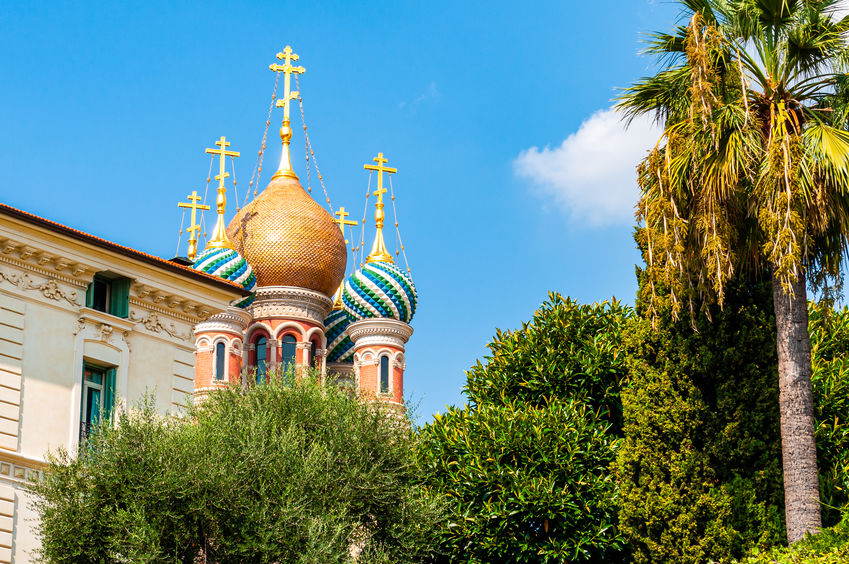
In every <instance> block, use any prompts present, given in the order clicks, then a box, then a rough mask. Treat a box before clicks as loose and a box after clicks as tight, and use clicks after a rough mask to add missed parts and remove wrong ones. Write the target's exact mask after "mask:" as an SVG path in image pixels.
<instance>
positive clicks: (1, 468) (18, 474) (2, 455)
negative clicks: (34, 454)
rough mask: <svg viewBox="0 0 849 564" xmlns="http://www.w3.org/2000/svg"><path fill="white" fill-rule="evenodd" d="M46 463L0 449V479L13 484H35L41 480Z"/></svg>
mask: <svg viewBox="0 0 849 564" xmlns="http://www.w3.org/2000/svg"><path fill="white" fill-rule="evenodd" d="M46 467H47V463H46V462H44V461H43V460H39V459H36V458H30V457H29V456H25V455H23V454H20V453H17V452H12V451H8V450H4V449H0V479H5V480H10V481H13V482H21V483H27V482H35V481H36V480H39V479H41V477H42V472H43V470H44V469H45V468H46Z"/></svg>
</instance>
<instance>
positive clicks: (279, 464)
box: [33, 379, 440, 563]
mask: <svg viewBox="0 0 849 564" xmlns="http://www.w3.org/2000/svg"><path fill="white" fill-rule="evenodd" d="M414 443H415V436H414V435H413V434H412V432H411V431H410V430H409V429H408V427H407V426H404V425H398V424H397V423H390V422H389V421H387V415H386V414H385V413H383V412H382V410H381V409H379V408H378V407H377V406H374V405H370V404H365V403H362V402H360V401H358V400H354V399H351V398H350V397H349V396H348V395H347V394H346V393H344V392H340V391H337V390H334V389H332V388H330V387H323V386H320V385H318V384H316V383H315V382H313V381H312V380H310V379H307V380H305V381H301V382H298V383H295V384H293V385H291V386H288V385H284V384H283V383H281V382H280V381H278V380H273V381H272V382H271V383H269V384H267V385H260V386H256V387H255V388H253V389H251V390H249V391H242V390H235V389H233V390H223V391H217V392H214V393H212V394H210V396H209V398H208V399H207V400H206V402H205V403H204V404H203V405H202V406H201V407H199V408H197V409H194V410H192V412H191V413H190V415H189V417H186V418H182V419H180V418H174V417H160V416H157V415H155V414H154V413H153V410H152V408H151V406H150V405H149V404H148V405H143V406H141V407H140V409H139V411H136V412H133V413H132V414H126V413H124V414H121V415H120V416H119V424H118V426H117V428H115V429H112V428H106V427H104V428H101V429H99V430H98V432H97V433H96V434H95V435H94V436H93V438H92V439H91V441H90V442H89V443H88V445H87V446H86V449H85V451H84V452H82V453H81V454H80V455H79V456H77V457H72V456H70V455H69V454H68V453H67V452H61V451H60V452H58V453H56V454H55V455H52V456H51V462H50V466H49V469H48V472H47V473H46V476H47V477H46V478H45V479H44V480H43V481H42V482H40V483H38V484H36V485H35V486H34V488H33V490H34V492H35V494H36V503H35V507H36V509H37V511H38V513H39V516H40V518H41V521H40V523H39V527H40V533H41V540H42V551H43V556H44V558H45V559H46V560H47V561H49V562H74V563H86V562H92V563H93V562H186V563H188V562H194V561H195V559H196V558H201V559H202V561H204V562H215V563H231V562H232V563H236V562H257V563H259V562H303V563H306V562H341V561H349V560H350V559H351V558H350V554H351V552H350V551H351V550H352V548H353V549H355V551H356V550H361V551H362V553H361V558H360V559H359V560H358V562H377V561H381V562H383V561H386V562H390V561H391V562H409V561H414V560H416V559H417V558H418V557H419V556H420V555H419V554H418V552H417V551H418V549H419V548H420V547H422V546H425V545H426V542H425V541H424V540H422V539H424V538H425V537H426V535H428V534H429V533H430V531H431V530H432V528H433V526H434V523H435V522H436V521H438V520H439V519H440V513H439V511H438V508H437V507H436V506H435V505H434V503H432V502H429V501H427V500H426V499H424V497H423V495H422V492H421V491H420V490H419V489H418V488H417V487H416V486H415V485H414V477H415V475H416V473H417V471H416V469H415V467H414V466H413V458H412V451H413V447H414Z"/></svg>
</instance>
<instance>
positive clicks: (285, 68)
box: [268, 45, 307, 121]
mask: <svg viewBox="0 0 849 564" xmlns="http://www.w3.org/2000/svg"><path fill="white" fill-rule="evenodd" d="M277 58H278V59H279V60H283V59H285V62H284V63H283V64H282V65H278V64H277V63H272V64H270V65H268V68H269V69H271V70H272V71H274V72H282V73H283V75H284V77H283V95H282V96H280V97H279V98H278V99H277V104H276V105H277V107H278V108H283V121H289V102H291V101H292V100H296V99H297V98H298V91H297V90H296V91H295V92H290V88H291V82H290V80H291V75H292V74H303V73H304V72H305V71H306V70H307V69H305V68H304V67H293V66H292V63H293V62H295V61H297V60H298V55H297V54H295V53H294V52H293V51H292V48H291V47H290V46H288V45H286V48H285V49H283V52H282V53H277Z"/></svg>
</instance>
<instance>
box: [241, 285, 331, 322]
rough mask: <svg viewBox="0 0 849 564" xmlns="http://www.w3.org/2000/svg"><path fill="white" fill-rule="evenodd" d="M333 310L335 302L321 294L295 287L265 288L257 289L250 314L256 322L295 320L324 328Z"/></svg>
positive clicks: (249, 308) (250, 306) (249, 310)
mask: <svg viewBox="0 0 849 564" xmlns="http://www.w3.org/2000/svg"><path fill="white" fill-rule="evenodd" d="M332 308H333V300H331V299H330V298H328V297H327V296H325V295H324V294H321V293H319V292H314V291H312V290H307V289H306V288H297V287H295V286H263V287H260V288H257V290H256V298H255V299H254V301H253V303H252V304H251V305H249V306H248V312H249V313H250V314H251V316H252V317H253V318H254V319H255V320H261V319H293V320H300V321H307V322H310V323H314V324H316V325H319V326H321V327H324V320H325V318H326V317H327V315H328V314H329V313H330V310H331V309H332Z"/></svg>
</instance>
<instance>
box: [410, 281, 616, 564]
mask: <svg viewBox="0 0 849 564" xmlns="http://www.w3.org/2000/svg"><path fill="white" fill-rule="evenodd" d="M629 315H630V310H629V309H628V308H625V307H623V306H621V305H620V304H619V303H617V302H613V303H604V304H601V305H591V306H586V305H583V306H582V305H579V304H577V303H575V302H573V301H572V300H570V299H568V298H565V299H564V298H563V297H561V296H560V295H558V294H551V295H550V296H549V300H548V301H547V302H546V303H545V304H543V305H542V306H541V307H540V308H539V309H538V310H537V311H536V312H535V314H534V318H533V320H531V321H530V322H529V323H524V324H523V325H522V328H521V329H519V330H517V331H511V332H501V331H499V332H498V333H497V334H496V337H495V339H494V340H493V342H492V343H491V344H490V345H489V348H490V350H491V355H490V356H488V357H487V358H486V359H485V361H484V362H483V363H481V362H478V363H477V364H476V365H475V366H474V367H472V369H471V370H470V371H469V372H468V374H467V375H468V381H467V385H466V393H467V395H468V397H469V405H466V406H463V407H460V408H457V407H452V408H450V409H449V410H448V412H447V413H446V414H445V415H442V416H437V417H435V419H434V421H433V423H431V424H429V425H426V426H425V427H424V428H423V429H422V430H421V436H422V440H421V449H420V450H419V466H420V467H421V469H422V482H423V484H424V485H425V487H426V488H427V489H428V491H429V492H430V493H431V494H432V495H433V496H434V497H436V498H439V497H444V498H445V499H446V500H447V503H448V504H449V510H450V514H449V518H448V519H447V521H446V522H445V523H443V524H442V525H441V526H440V527H439V528H437V529H436V530H435V534H436V537H437V538H436V543H437V545H438V547H439V549H440V551H443V552H445V553H446V554H447V556H446V558H445V560H447V561H449V562H476V563H500V562H505V563H506V562H577V561H598V562H611V561H614V560H615V559H617V558H620V557H621V555H620V552H621V550H622V543H621V539H620V536H619V534H618V532H617V529H616V508H617V495H616V485H615V483H614V482H613V480H612V477H611V473H610V470H609V466H610V465H611V463H612V461H613V460H614V458H615V453H616V448H617V444H618V442H619V439H618V434H619V433H618V431H619V428H620V427H621V403H620V400H619V381H620V379H621V378H622V377H623V376H624V374H625V357H624V354H623V352H622V342H623V332H624V328H625V326H626V323H627V318H628V316H629Z"/></svg>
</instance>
